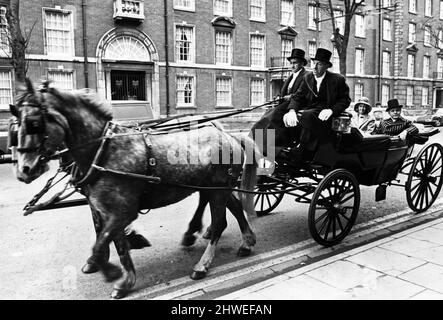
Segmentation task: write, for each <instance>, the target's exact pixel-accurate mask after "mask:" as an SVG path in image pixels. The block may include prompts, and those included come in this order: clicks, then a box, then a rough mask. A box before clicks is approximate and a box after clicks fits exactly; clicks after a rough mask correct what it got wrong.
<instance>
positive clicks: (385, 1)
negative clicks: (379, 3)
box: [383, 0, 392, 7]
mask: <svg viewBox="0 0 443 320" xmlns="http://www.w3.org/2000/svg"><path fill="white" fill-rule="evenodd" d="M390 6H392V2H391V0H383V7H390Z"/></svg>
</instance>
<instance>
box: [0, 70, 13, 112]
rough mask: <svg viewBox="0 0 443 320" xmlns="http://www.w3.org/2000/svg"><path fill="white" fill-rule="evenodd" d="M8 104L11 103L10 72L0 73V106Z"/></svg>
mask: <svg viewBox="0 0 443 320" xmlns="http://www.w3.org/2000/svg"><path fill="white" fill-rule="evenodd" d="M10 103H12V76H11V71H9V70H8V71H0V105H3V106H8V105H9V104H10Z"/></svg>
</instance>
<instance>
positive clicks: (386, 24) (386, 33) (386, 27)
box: [383, 19, 392, 40]
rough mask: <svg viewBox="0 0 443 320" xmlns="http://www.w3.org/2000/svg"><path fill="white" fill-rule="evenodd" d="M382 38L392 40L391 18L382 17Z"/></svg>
mask: <svg viewBox="0 0 443 320" xmlns="http://www.w3.org/2000/svg"><path fill="white" fill-rule="evenodd" d="M383 40H392V29H391V20H388V19H383Z"/></svg>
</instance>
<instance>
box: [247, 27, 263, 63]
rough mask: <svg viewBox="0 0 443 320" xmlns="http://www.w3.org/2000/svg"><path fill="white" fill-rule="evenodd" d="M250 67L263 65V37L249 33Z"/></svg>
mask: <svg viewBox="0 0 443 320" xmlns="http://www.w3.org/2000/svg"><path fill="white" fill-rule="evenodd" d="M250 52H251V67H265V37H264V36H261V35H255V34H254V35H251V43H250Z"/></svg>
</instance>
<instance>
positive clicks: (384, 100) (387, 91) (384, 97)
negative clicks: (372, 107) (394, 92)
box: [381, 84, 391, 106]
mask: <svg viewBox="0 0 443 320" xmlns="http://www.w3.org/2000/svg"><path fill="white" fill-rule="evenodd" d="M390 96H391V86H390V85H389V84H382V85H381V105H382V106H386V105H387V104H388V100H389V97H390Z"/></svg>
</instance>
